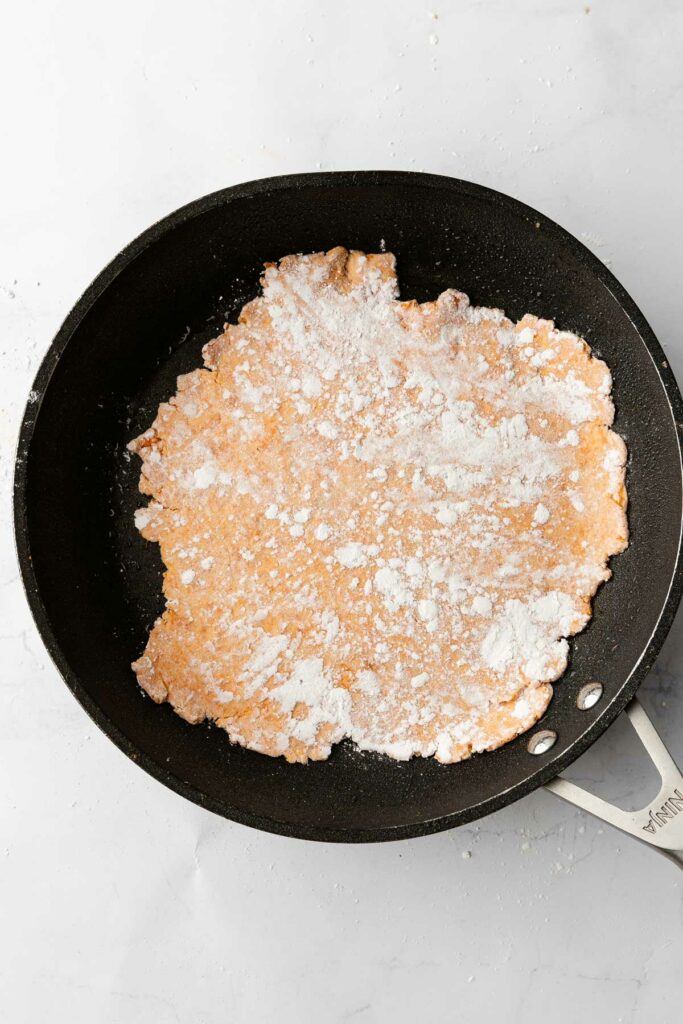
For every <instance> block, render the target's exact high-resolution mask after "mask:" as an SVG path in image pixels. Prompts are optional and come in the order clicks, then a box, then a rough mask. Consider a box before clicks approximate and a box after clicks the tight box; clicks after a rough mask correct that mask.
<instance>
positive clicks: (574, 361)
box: [131, 249, 626, 761]
mask: <svg viewBox="0 0 683 1024" xmlns="http://www.w3.org/2000/svg"><path fill="white" fill-rule="evenodd" d="M205 361H206V366H207V369H205V370H198V371H195V373H191V374H188V375H186V376H184V377H181V378H179V380H178V393H177V395H176V396H174V397H173V398H172V399H171V400H170V402H168V403H164V404H163V405H162V406H161V407H160V410H159V414H158V416H157V419H156V420H155V423H154V424H153V426H152V428H150V430H148V431H146V432H145V433H144V434H143V435H142V436H141V437H140V438H139V439H138V440H137V441H135V442H133V443H132V446H131V447H132V448H133V450H135V451H137V452H138V453H139V454H140V455H141V457H142V459H143V474H142V481H141V486H142V489H143V490H144V491H145V493H148V494H150V495H152V496H153V498H154V501H153V502H152V503H151V504H150V505H149V506H148V507H147V508H146V509H139V510H138V511H137V513H136V525H137V526H138V529H140V530H141V531H142V532H143V534H144V536H145V537H147V538H148V539H150V540H157V541H159V542H160V543H161V544H162V554H163V557H164V561H165V563H166V565H167V567H168V569H169V571H168V572H167V574H166V577H165V581H164V591H165V595H166V598H167V610H166V612H165V613H164V616H162V618H161V619H160V620H159V621H158V622H157V624H156V625H155V627H154V630H153V631H152V633H151V635H150V639H149V643H148V645H147V649H146V651H145V653H144V655H143V656H142V657H141V658H140V659H139V661H138V662H136V663H135V669H136V672H137V674H138V678H139V680H140V682H141V684H142V685H143V686H144V687H145V689H146V690H147V691H148V693H150V694H151V696H152V697H153V698H154V699H155V700H165V699H167V700H170V701H171V702H172V704H173V706H174V707H175V708H176V710H177V711H178V712H179V713H180V714H182V715H183V716H184V717H186V718H187V719H188V720H190V721H200V720H201V719H203V718H205V717H209V718H212V719H215V720H216V721H217V722H218V724H219V725H221V726H222V727H223V728H225V729H226V730H227V731H228V733H229V734H230V736H231V737H232V738H233V739H234V740H236V741H237V742H240V743H242V744H244V745H245V746H248V747H251V748H252V749H254V750H258V751H262V752H264V753H268V754H272V755H277V754H283V755H284V756H285V757H287V758H288V759H289V760H295V761H304V760H306V759H308V758H322V757H327V756H328V755H329V753H330V750H331V747H332V745H333V744H334V743H336V742H338V741H340V740H341V739H343V738H344V737H350V738H351V739H352V740H353V741H354V742H355V743H356V744H357V745H358V746H359V747H361V748H362V749H364V750H374V751H380V752H382V753H385V754H388V755H389V756H391V757H394V758H401V759H403V758H408V757H412V756H414V755H416V754H419V755H423V756H428V755H434V756H436V757H437V758H438V759H440V760H442V761H456V760H460V759H462V758H463V757H467V756H469V755H470V754H471V753H472V752H474V751H478V750H485V749H490V748H493V747H496V746H499V745H500V744H501V743H504V742H506V741H507V740H508V739H510V738H512V737H513V736H514V735H516V734H517V733H519V732H521V731H523V730H524V729H526V728H528V727H529V726H530V725H531V724H533V722H534V721H536V720H537V719H538V717H539V716H540V715H541V714H542V713H543V710H544V709H545V707H546V706H547V703H548V701H549V699H550V696H551V693H552V688H551V686H550V685H549V684H550V682H552V681H553V680H555V679H557V678H558V677H559V676H560V675H561V674H562V672H563V671H564V668H565V666H566V662H567V656H568V649H569V648H568V643H567V637H569V636H571V635H572V634H574V633H576V632H577V631H579V630H580V629H582V628H583V627H584V625H585V624H586V622H587V621H588V618H589V617H590V597H591V596H592V594H593V593H594V591H595V589H596V588H597V586H598V585H599V584H600V583H601V582H602V581H603V580H605V579H607V578H608V576H609V569H608V568H607V567H606V563H607V560H608V558H609V557H610V555H612V554H614V553H616V552H618V551H620V550H622V549H623V547H624V546H625V544H626V519H625V511H624V509H625V503H626V496H625V490H624V463H625V457H626V453H625V448H624V445H623V442H622V441H621V439H620V438H619V437H618V436H617V435H616V434H614V433H613V432H612V431H610V429H609V426H610V424H611V422H612V417H613V407H612V402H611V399H610V388H611V377H610V374H609V370H608V369H607V367H606V366H605V364H604V363H602V362H600V361H599V360H597V359H594V358H592V357H591V354H590V351H589V349H588V347H587V346H586V344H585V342H583V341H582V340H581V339H579V338H577V337H575V336H574V335H572V334H569V333H567V332H562V331H558V330H556V329H555V328H554V325H553V324H552V322H550V321H547V320H539V319H537V318H536V317H533V316H530V315H527V316H525V317H523V318H522V320H521V321H520V322H519V323H517V324H515V323H512V322H511V321H510V320H508V319H507V318H506V317H505V315H504V314H503V313H502V312H501V311H500V310H495V309H488V308H485V307H473V306H471V305H470V304H469V302H468V300H467V297H466V296H464V295H463V294H462V293H460V292H456V291H447V292H444V293H443V294H442V295H440V296H439V298H438V299H437V300H436V301H434V302H432V303H425V304H424V305H422V306H420V305H418V304H416V303H410V302H406V303H402V302H399V301H398V298H397V284H396V277H395V273H394V265H393V257H392V256H391V255H390V254H388V253H385V254H381V255H379V256H368V257H366V256H364V255H363V254H360V253H353V254H349V253H347V252H346V251H345V250H342V249H337V250H333V251H331V252H330V253H328V254H316V255H313V256H300V257H288V258H286V259H285V260H283V261H281V262H280V264H279V265H278V266H270V267H268V269H267V270H266V273H265V275H264V282H263V296H262V297H261V298H259V299H257V300H256V301H255V302H253V303H251V304H250V305H249V306H247V307H245V310H244V311H243V313H242V317H241V320H240V323H239V325H236V326H231V327H228V328H226V331H225V333H224V334H223V335H222V336H221V337H219V338H218V339H216V340H215V341H214V342H212V343H210V344H209V345H208V346H207V347H206V349H205Z"/></svg>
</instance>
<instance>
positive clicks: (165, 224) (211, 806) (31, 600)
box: [13, 170, 683, 842]
mask: <svg viewBox="0 0 683 1024" xmlns="http://www.w3.org/2000/svg"><path fill="white" fill-rule="evenodd" d="M358 184H362V185H368V184H370V185H372V184H374V185H380V184H381V185H384V186H389V187H391V186H392V185H394V186H398V185H400V186H406V185H408V186H413V185H414V186H419V187H420V188H424V187H429V188H434V189H441V190H444V189H447V190H449V191H455V192H457V193H459V194H461V195H470V196H472V197H475V198H479V199H484V200H487V201H489V202H492V203H494V204H497V205H501V206H503V207H507V208H508V209H510V210H511V211H513V212H514V213H516V214H517V215H520V214H521V215H522V216H524V217H525V218H527V219H528V220H530V221H532V222H534V223H536V222H538V223H539V224H540V225H541V227H542V229H544V230H545V231H546V232H549V233H551V234H554V235H555V236H556V237H557V239H558V241H561V242H562V244H563V245H564V246H566V247H567V248H568V249H569V250H570V251H571V252H572V253H573V255H574V256H575V257H576V258H577V259H578V260H579V262H581V263H582V264H583V265H584V266H585V267H586V268H587V269H588V270H589V271H590V272H591V273H592V274H593V275H594V276H596V277H597V279H598V280H599V281H600V282H601V284H602V285H603V286H604V287H605V288H607V289H608V290H609V292H610V293H611V294H612V296H613V297H614V299H615V300H616V302H617V303H618V304H619V305H620V306H621V308H622V309H623V310H624V312H625V313H626V314H627V316H628V318H629V320H630V321H631V322H632V324H633V326H634V328H635V329H636V331H637V333H638V335H639V336H640V338H641V340H642V342H643V344H644V345H645V348H646V349H647V351H648V354H649V356H650V358H651V359H652V362H653V366H654V369H655V372H656V373H657V376H658V378H659V381H660V384H661V386H662V388H663V390H664V393H665V395H666V399H667V403H668V406H669V412H670V414H671V417H672V421H673V425H674V428H675V432H676V437H677V442H678V458H679V465H680V472H681V481H682V483H683V456H682V452H681V430H682V429H683V397H682V396H681V393H680V390H679V388H678V385H677V383H676V380H675V377H674V374H673V372H672V370H671V367H670V366H669V364H668V361H667V360H666V357H665V354H664V352H663V350H662V348H661V345H660V344H659V342H658V340H657V338H656V337H655V335H654V332H653V331H652V329H651V327H650V326H649V324H648V322H647V320H646V319H645V317H644V315H643V313H642V312H641V311H640V309H639V307H638V306H637V305H636V303H635V302H634V300H633V299H632V298H631V296H630V295H629V294H628V292H627V291H626V289H625V288H624V287H623V285H621V284H620V282H619V281H618V280H617V279H616V278H615V277H614V275H613V274H612V272H611V271H610V270H609V269H608V268H607V267H606V266H605V265H604V264H603V263H602V262H601V260H600V259H599V258H598V257H596V256H595V255H594V254H593V253H592V252H591V251H590V250H589V249H587V248H586V246H585V245H583V244H582V243H581V242H580V241H579V240H578V239H577V238H575V237H574V235H572V234H571V233H570V232H569V231H567V230H566V229H565V228H563V227H562V226H561V225H559V224H557V223H556V222H555V221H553V220H551V219H550V218H548V217H546V216H545V215H544V214H542V213H540V212H538V211H537V210H535V209H533V208H532V207H530V206H528V205H526V204H525V203H523V202H521V201H519V200H517V199H515V198H513V197H511V196H508V195H506V194H504V193H502V192H499V191H497V190H495V189H491V188H488V187H487V186H484V185H480V184H476V183H474V182H469V181H466V180H464V179H460V178H451V177H448V176H445V175H437V174H427V173H423V172H417V171H394V170H387V171H383V170H369V171H335V172H329V171H322V172H314V173H301V174H288V175H281V176H275V177H269V178H259V179H255V180H253V181H249V182H244V183H241V184H237V185H233V186H230V187H228V188H225V189H220V190H217V191H215V192H212V193H209V194H208V195H205V196H202V197H200V198H199V199H195V200H193V201H191V202H189V203H186V204H185V205H183V206H181V207H179V208H178V209H177V210H175V211H173V212H171V213H170V214H168V215H167V216H165V217H163V218H161V219H160V220H159V221H157V222H156V223H154V224H153V225H151V226H150V227H149V228H147V229H146V230H144V231H143V232H142V233H141V234H139V235H138V236H137V237H136V238H135V239H133V240H132V241H131V242H130V243H129V244H128V245H126V246H125V247H124V248H123V249H122V250H121V251H120V252H119V253H118V254H117V255H116V256H115V257H114V258H113V259H112V260H111V261H110V263H108V264H107V266H106V267H105V268H104V269H103V270H102V271H101V272H100V273H99V274H98V275H97V276H96V277H95V279H94V280H93V281H92V282H91V284H90V285H89V286H88V287H87V288H86V289H85V291H84V292H83V294H82V295H81V297H80V298H79V299H78V301H77V302H76V303H75V305H74V306H73V308H72V309H71V311H70V312H69V313H68V314H67V316H66V318H65V320H64V322H63V323H62V325H61V327H60V328H59V330H58V331H57V333H56V335H55V337H54V339H53V341H52V343H51V344H50V346H49V348H48V350H47V352H46V354H45V356H44V357H43V360H42V361H41V364H40V366H39V368H38V371H37V373H36V376H35V379H34V382H33V385H32V389H31V392H30V396H29V401H28V402H27V404H26V407H25V410H24V414H23V417H22V422H21V427H20V431H19V438H18V445H17V455H16V462H15V476H14V495H13V498H14V500H13V513H14V536H15V545H16V551H17V557H18V562H19V567H20V572H21V578H22V583H23V586H24V591H25V593H26V597H27V601H28V604H29V608H30V610H31V613H32V616H33V619H34V621H35V623H36V626H37V629H38V632H39V634H40V636H41V639H42V641H43V643H44V645H45V648H46V650H47V652H48V654H49V656H50V658H51V659H52V661H53V663H54V664H55V667H56V668H57V670H58V671H59V673H60V675H61V676H62V679H63V680H64V682H65V683H66V685H67V687H68V688H69V689H70V690H71V692H72V694H73V695H74V697H75V698H76V700H78V702H79V703H80V705H81V706H82V707H83V708H84V710H85V711H86V713H87V714H88V715H89V717H90V718H91V719H92V720H93V722H94V723H95V724H96V725H97V726H98V727H99V728H100V729H101V730H102V731H103V732H104V733H105V734H106V735H107V736H108V737H109V738H110V739H111V740H112V741H113V742H114V743H115V744H116V746H117V747H119V749H120V750H121V751H122V752H123V753H124V754H126V756H128V757H129V758H130V759H131V760H133V761H134V762H135V763H136V764H138V765H140V766H141V767H142V768H144V769H145V771H146V772H147V773H148V774H149V775H151V776H152V777H153V778H155V779H157V781H159V782H161V783H163V784H164V785H166V786H167V787H168V788H170V789H172V790H173V791H175V792H176V793H178V794H180V795H181V796H184V797H185V798H186V799H188V800H191V801H192V802H194V803H196V804H198V805H199V806H201V807H204V808H205V809H207V810H210V811H213V812H214V813H216V814H219V815H221V816H222V817H224V818H227V819H229V820H233V821H236V822H238V823H240V824H244V825H249V826H251V827H253V828H257V829H260V830H261V831H266V832H271V833H275V834H280V835H285V836H290V837H296V838H301V839H309V840H317V841H323V842H386V841H391V840H398V839H408V838H413V837H417V836H421V835H428V834H432V833H435V832H440V831H445V830H446V829H450V828H454V827H456V826H458V825H462V824H466V823H467V822H470V821H474V820H477V819H478V818H481V817H484V816H485V815H487V814H490V813H493V812H494V811H497V810H499V809H501V808H502V807H504V806H507V805H508V804H511V803H513V802H515V801H516V800H518V799H521V798H522V797H523V796H526V795H527V794H528V793H530V792H533V791H534V790H535V789H538V788H539V787H540V786H542V785H543V784H544V783H545V782H548V781H549V780H550V779H552V778H554V777H556V776H557V775H558V774H559V773H560V772H561V771H563V770H564V769H566V768H567V767H568V766H569V765H570V764H572V763H573V762H574V761H575V760H576V759H577V758H578V757H579V756H580V755H581V754H582V753H584V751H585V750H587V749H588V747H589V746H591V744H592V743H594V742H595V741H596V740H597V739H598V737H599V736H600V735H602V733H603V732H604V731H605V730H606V729H607V728H608V727H609V726H610V725H611V724H612V722H613V721H614V720H615V718H616V717H617V716H618V715H619V714H620V713H621V711H622V710H623V709H624V708H625V706H626V705H627V703H628V702H629V701H630V699H631V698H632V697H633V695H634V694H635V693H636V691H637V689H638V687H639V686H640V684H641V682H642V681H643V679H644V678H645V676H646V675H647V673H648V672H649V670H650V668H651V667H652V665H653V663H654V661H655V659H656V657H657V655H658V654H659V651H660V650H661V647H662V644H663V642H664V640H665V638H666V636H667V634H668V632H669V629H670V627H671V624H672V622H673V619H674V616H675V614H676V609H677V607H678V604H679V601H680V599H681V595H682V593H683V558H682V553H683V519H682V521H681V523H679V537H678V547H677V551H676V558H675V561H674V563H673V565H672V570H671V579H670V584H669V589H668V593H667V596H666V599H665V601H664V603H663V605H662V609H661V612H660V615H659V618H658V620H657V623H656V625H655V627H654V629H653V632H652V634H651V636H650V638H649V640H648V643H647V644H646V646H645V647H644V649H643V651H642V653H641V656H640V658H639V660H638V661H637V662H636V664H635V665H634V666H633V668H632V670H631V673H630V674H629V676H628V678H627V679H626V680H625V681H624V683H623V685H622V687H621V689H620V690H619V692H618V693H617V694H616V696H615V697H614V698H613V699H612V700H611V701H610V702H609V703H608V704H606V705H605V707H604V709H603V711H602V712H601V713H600V714H599V715H598V716H597V717H596V718H595V719H594V721H593V722H592V723H591V724H590V725H589V726H588V728H587V729H586V730H585V731H584V732H583V733H582V734H581V735H580V736H579V737H578V738H577V739H576V740H575V741H574V742H573V743H572V744H571V746H570V747H568V748H567V749H566V750H564V751H563V752H562V753H561V754H558V755H557V756H556V757H553V756H552V752H549V754H548V755H547V756H545V755H544V756H542V757H541V758H539V761H540V762H541V763H540V764H539V767H538V768H537V769H536V770H535V771H534V772H533V773H532V774H530V775H527V776H525V778H524V779H522V780H521V781H520V782H518V783H516V784H514V785H512V786H509V787H507V788H506V789H504V790H501V791H500V792H498V793H496V794H495V795H494V796H492V797H489V798H487V799H485V800H482V801H481V802H479V803H477V804H474V805H471V806H470V807H468V808H465V809H463V810H459V811H454V812H452V813H450V814H446V815H439V816H438V817H435V818H433V819H429V820H427V821H419V822H411V823H407V824H401V825H393V826H378V827H376V828H367V829H361V828H358V827H354V828H340V829H337V828H328V827H323V826H317V825H300V824H295V823H292V822H289V821H286V820H278V819H276V818H264V817H262V816H260V815H257V814H253V813H251V812H245V811H243V810H241V809H240V808H236V807H232V806H230V805H229V804H227V803H224V802H223V801H219V800H215V799H213V798H209V797H207V796H206V794H204V793H202V792H201V790H199V789H197V788H196V787H195V786H193V785H192V784H190V783H188V782H185V781H184V780H182V779H180V778H178V777H177V776H176V775H174V774H173V773H172V772H171V771H170V770H169V769H168V768H166V767H163V766H162V765H160V764H159V763H158V762H157V761H155V760H154V759H153V758H151V757H150V756H149V755H147V754H145V753H143V752H142V751H140V750H139V749H138V748H137V747H136V746H135V744H134V743H133V742H132V741H131V740H129V739H128V737H127V736H126V735H125V734H124V733H123V732H122V731H121V729H120V728H119V726H118V725H116V723H115V722H114V721H112V720H111V719H110V718H109V716H107V715H106V714H105V713H104V712H103V711H102V710H101V708H100V706H99V705H98V704H97V703H96V701H95V700H94V699H93V698H92V697H91V696H90V694H89V693H88V692H87V691H86V689H85V687H84V686H83V685H82V683H81V682H80V680H79V679H78V677H77V676H76V674H75V673H74V672H73V671H72V670H71V668H70V666H69V665H68V663H67V660H66V658H65V657H64V655H63V653H62V651H61V648H60V645H59V643H58V641H57V638H56V636H55V635H54V633H53V631H52V627H51V624H50V619H49V615H48V612H47V609H46V607H45V605H44V603H43V601H42V597H41V594H40V587H39V584H38V579H37V577H36V574H35V572H34V568H33V563H32V558H31V550H30V538H29V530H28V518H27V514H26V486H27V463H28V454H29V450H30V445H31V440H32V437H33V432H34V427H35V424H36V421H37V419H38V415H39V412H40V407H41V404H42V400H43V397H44V395H45V393H46V391H47V389H48V387H49V385H50V380H51V378H52V375H53V373H54V370H55V368H56V366H57V364H58V362H59V359H60V358H61V356H62V354H63V352H64V351H65V349H66V347H67V345H68V343H69V340H70V339H71V337H72V335H73V334H74V333H75V331H76V330H77V329H78V327H79V326H80V324H81V322H82V321H83V319H84V318H85V316H86V315H87V313H88V312H89V310H90V309H91V308H92V307H93V305H94V304H95V303H96V302H97V301H98V300H99V298H100V297H101V296H102V295H103V294H104V292H105V291H106V290H107V289H108V288H109V287H110V286H111V284H112V283H113V281H114V280H115V279H116V278H117V277H118V275H119V274H120V273H121V272H122V271H123V270H124V269H125V268H127V267H128V266H130V264H132V263H133V262H134V260H135V259H136V258H137V257H138V256H139V255H141V254H142V253H143V252H145V251H146V250H147V249H148V248H149V247H150V246H151V245H153V244H154V242H155V241H157V240H158V239H159V238H160V237H162V236H163V235H164V234H166V233H167V232H169V231H172V230H174V229H175V228H177V227H179V226H180V225H181V224H184V223H185V222H186V221H188V220H190V219H193V218H195V217H197V216H200V215H201V214H203V213H204V212H206V211H208V210H210V209H213V208H214V207H216V206H219V205H223V204H226V203H230V202H231V201H234V200H239V199H244V198H254V197H257V196H259V195H260V194H263V193H272V192H275V191H281V192H284V191H286V190H291V189H302V188H316V189H319V188H320V187H324V188H339V187H349V186H354V185H358ZM475 756H481V755H475Z"/></svg>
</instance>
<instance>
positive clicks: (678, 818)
mask: <svg viewBox="0 0 683 1024" xmlns="http://www.w3.org/2000/svg"><path fill="white" fill-rule="evenodd" d="M626 714H627V715H628V718H629V721H630V722H631V725H632V726H633V728H634V729H635V731H636V733H637V735H638V737H639V739H640V742H641V743H642V744H643V746H644V747H645V750H646V751H647V753H648V754H649V756H650V759H651V761H652V763H653V764H654V766H655V768H656V769H657V771H658V772H659V776H660V778H661V780H662V785H661V788H660V790H659V793H658V794H657V796H656V797H655V798H654V800H653V801H652V803H650V804H648V805H647V806H645V807H643V808H642V809H641V810H638V811H623V810H622V809H621V808H620V807H615V806H614V805H613V804H610V803H608V802H607V801H606V800H602V799H601V798H600V797H599V796H595V795H594V794H593V793H589V792H588V791H587V790H585V789H582V788H581V786H577V785H576V784H575V783H573V782H570V781H569V780H568V779H563V778H562V777H561V776H559V777H558V778H556V779H552V781H551V782H547V783H546V785H545V788H546V789H548V790H550V792H551V793H554V794H555V796H559V797H562V799H563V800H568V801H569V803H570V804H574V805H575V806H576V807H580V808H581V809H582V810H584V811H588V813H589V814H593V815H595V817H596V818H601V819H602V821H606V822H607V824H608V825H614V827H615V828H618V829H621V831H622V832H627V833H628V834H629V835H630V836H634V837H635V838H636V839H640V840H641V842H644V843H647V844H648V845H649V846H654V847H655V849H657V850H659V852H660V853H663V854H664V856H665V857H668V858H669V859H670V860H672V861H673V862H674V863H675V864H678V866H679V867H680V868H683V775H681V773H680V771H679V770H678V768H677V767H676V764H675V762H674V760H673V758H672V757H671V754H670V753H669V751H668V750H667V749H666V747H665V746H664V742H663V740H662V738H661V736H660V735H659V733H658V732H657V730H656V729H655V727H654V725H653V724H652V722H651V720H650V718H649V717H648V715H647V713H646V712H645V709H644V707H643V705H642V704H641V703H640V701H639V700H637V699H636V698H635V697H634V698H633V700H632V701H631V703H630V704H629V705H628V707H627V708H626Z"/></svg>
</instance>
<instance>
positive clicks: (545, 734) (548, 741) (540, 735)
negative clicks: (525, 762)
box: [526, 729, 557, 754]
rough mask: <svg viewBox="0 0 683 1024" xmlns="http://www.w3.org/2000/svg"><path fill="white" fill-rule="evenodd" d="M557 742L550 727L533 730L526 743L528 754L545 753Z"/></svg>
mask: <svg viewBox="0 0 683 1024" xmlns="http://www.w3.org/2000/svg"><path fill="white" fill-rule="evenodd" d="M556 742H557V733H556V732H554V731H553V730H552V729H541V730H540V731H539V732H535V733H534V735H533V736H532V737H531V739H530V740H529V742H528V743H527V745H526V749H527V750H528V751H529V753H530V754H545V753H546V752H547V751H548V750H550V748H551V747H554V746H555V743H556Z"/></svg>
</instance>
